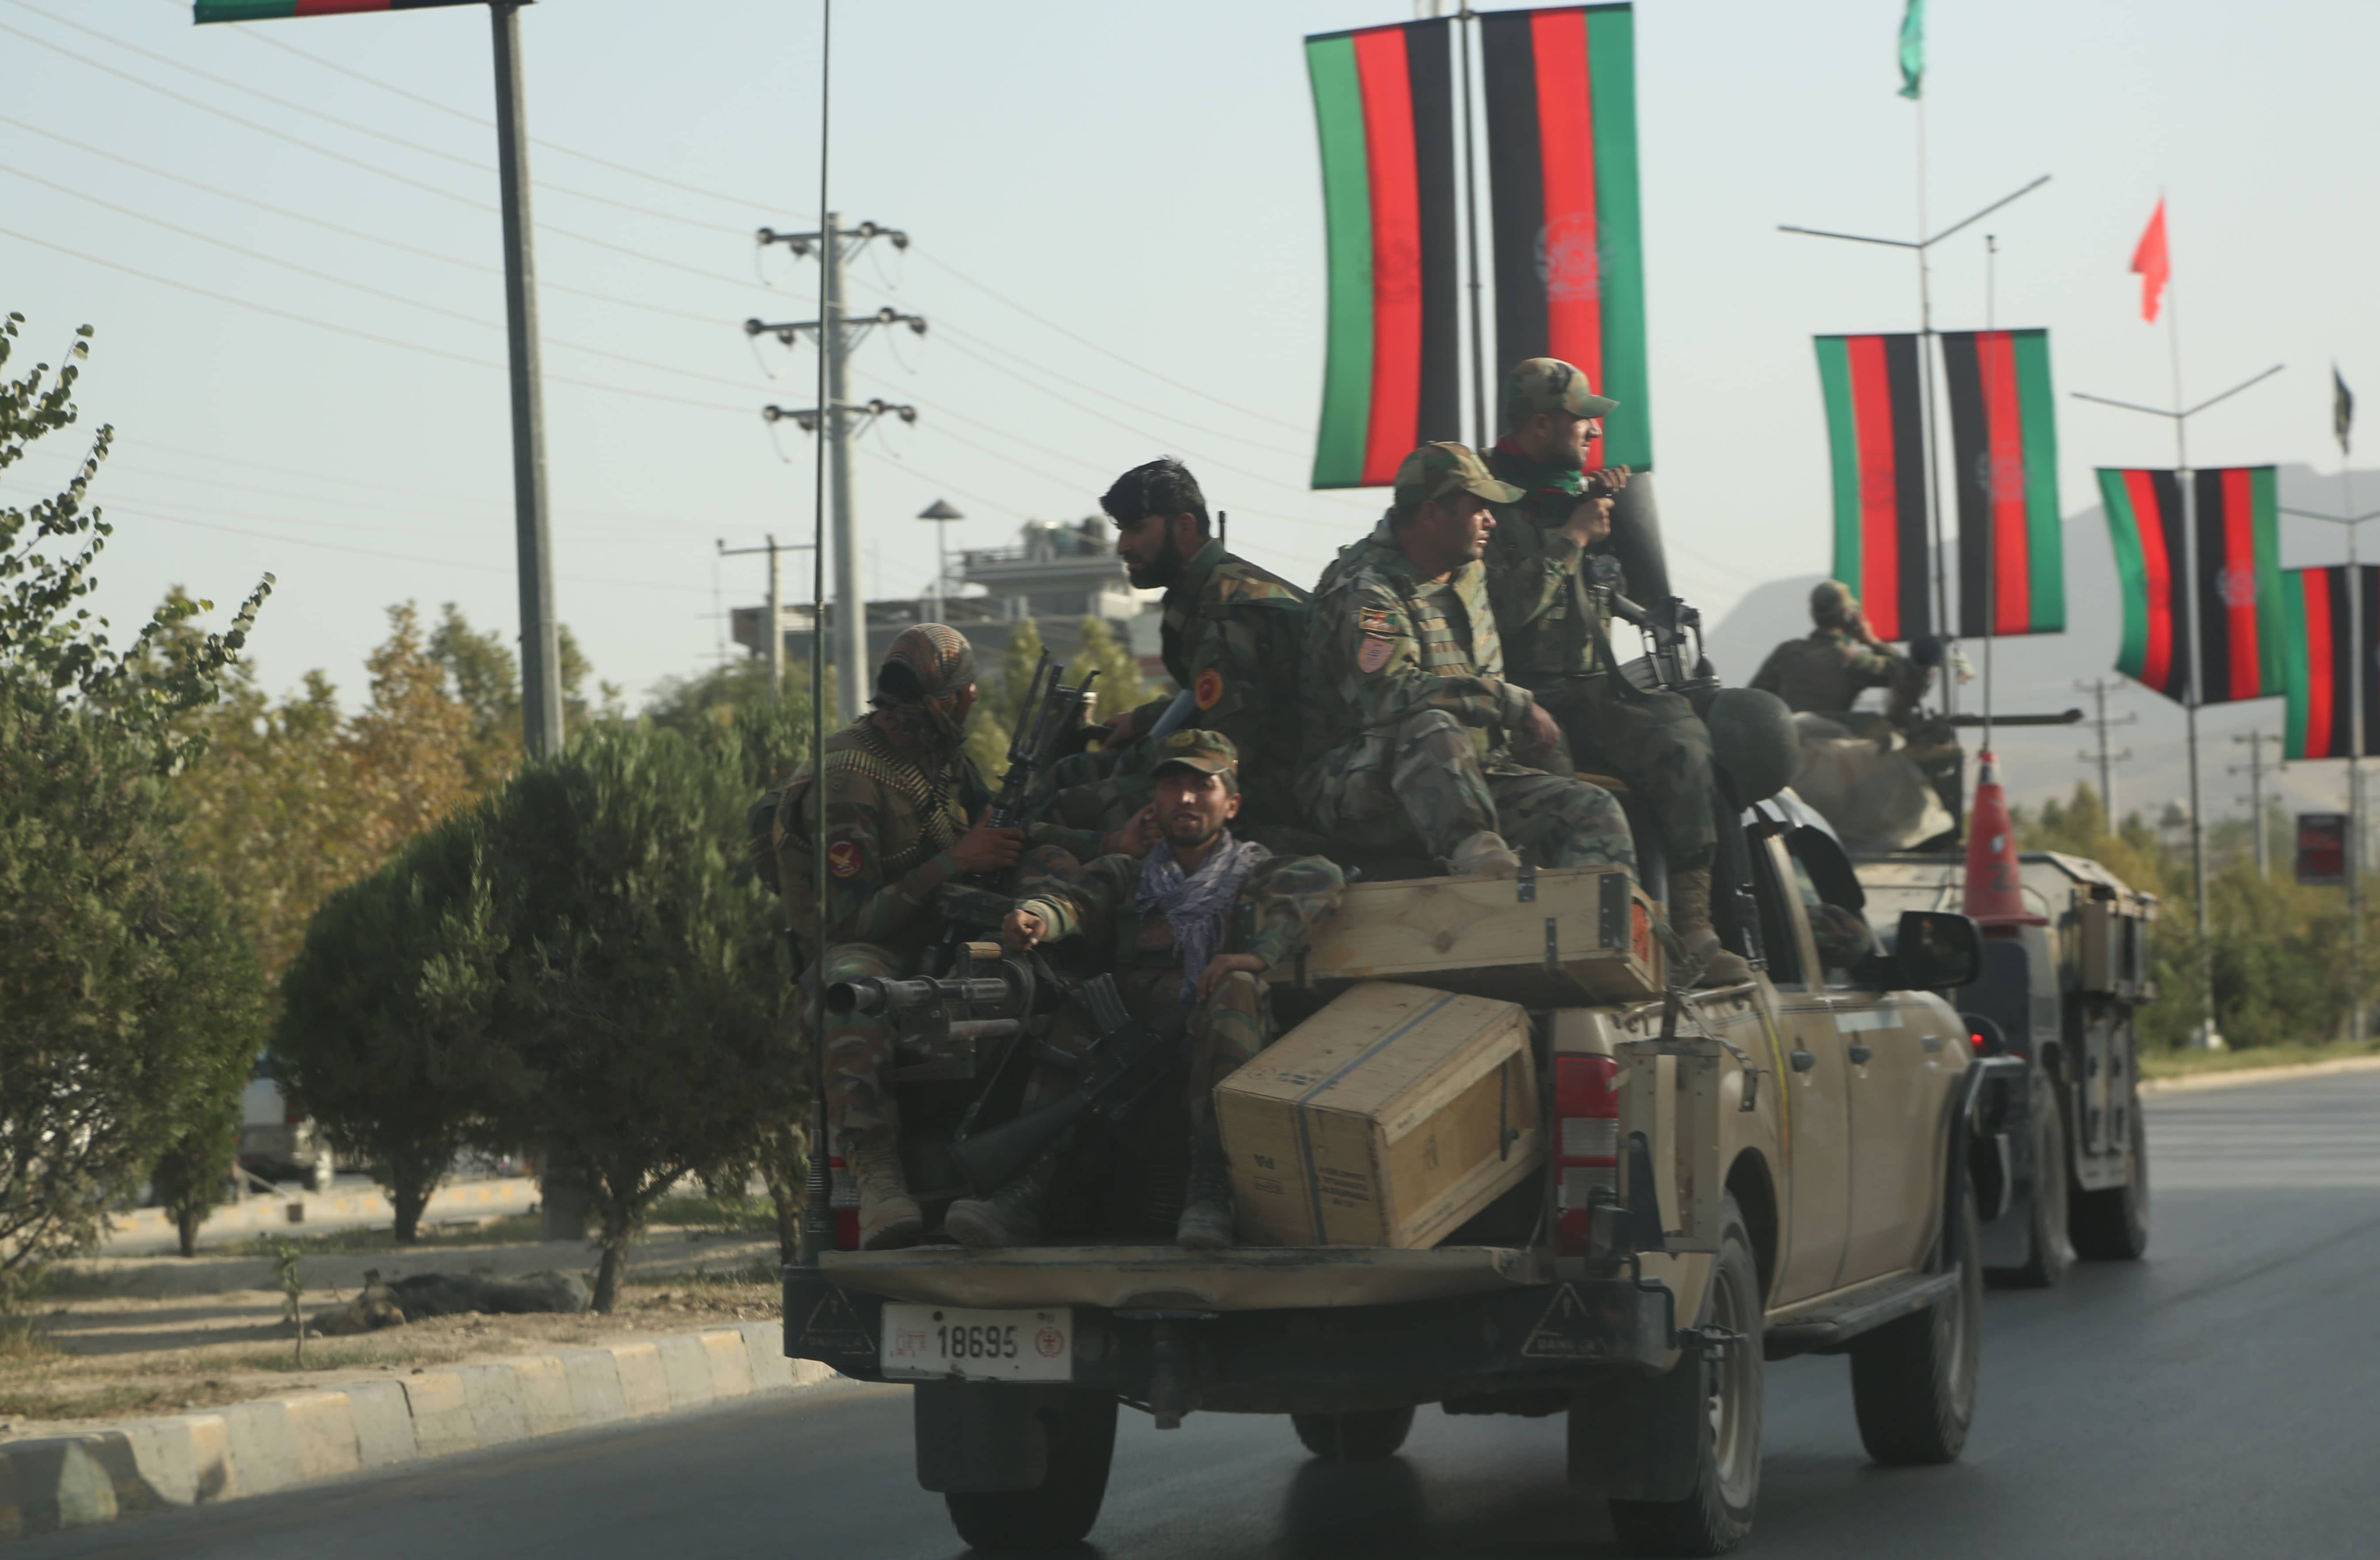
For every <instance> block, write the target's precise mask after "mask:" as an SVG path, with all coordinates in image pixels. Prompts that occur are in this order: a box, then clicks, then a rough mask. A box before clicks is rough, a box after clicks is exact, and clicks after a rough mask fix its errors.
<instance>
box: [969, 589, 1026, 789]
mask: <svg viewBox="0 0 2380 1560" xmlns="http://www.w3.org/2000/svg"><path fill="white" fill-rule="evenodd" d="M1040 659H1041V626H1040V625H1039V624H1038V623H1036V622H1035V621H1034V620H1033V619H1032V618H1030V617H1028V618H1026V619H1025V620H1024V621H1023V622H1021V623H1018V624H1017V625H1015V627H1014V628H1012V629H1011V630H1010V632H1009V636H1008V645H1007V648H1006V649H1004V650H1003V651H1002V652H1001V654H1000V659H999V660H998V661H996V662H993V663H991V664H988V665H987V664H984V663H983V662H982V660H981V659H978V661H977V665H976V686H977V700H976V706H975V713H974V714H972V715H971V716H969V717H968V719H967V725H966V735H965V745H966V751H967V756H968V757H969V758H972V759H973V760H975V762H976V767H977V769H980V770H982V771H983V774H984V778H985V779H987V780H989V781H990V782H991V783H992V784H993V785H994V786H997V785H999V784H1000V777H1001V775H1002V774H1004V773H1006V771H1007V769H1008V742H1009V737H1010V735H1011V734H1012V733H1013V732H1014V731H1015V729H1016V715H1017V711H1018V708H1019V707H1020V706H1022V705H1023V704H1024V702H1025V689H1026V684H1027V683H1029V682H1031V681H1032V680H1033V668H1034V666H1035V665H1036V664H1038V662H1039V661H1040Z"/></svg>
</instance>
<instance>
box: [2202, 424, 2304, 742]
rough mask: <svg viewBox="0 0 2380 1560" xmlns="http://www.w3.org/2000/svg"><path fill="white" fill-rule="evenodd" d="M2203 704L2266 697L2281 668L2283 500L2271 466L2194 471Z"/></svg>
mask: <svg viewBox="0 0 2380 1560" xmlns="http://www.w3.org/2000/svg"><path fill="white" fill-rule="evenodd" d="M2192 497H2193V498H2194V499H2195V500H2196V501H2197V504H2196V508H2197V514H2196V517H2195V518H2196V521H2197V526H2198V670H2199V675H2200V676H2201V677H2202V678H2204V683H2205V687H2204V691H2203V692H2202V693H2201V694H2200V696H2199V702H2200V703H2202V704H2228V703H2232V702H2235V701H2239V700H2242V699H2270V698H2273V697H2274V696H2276V695H2277V694H2278V693H2280V691H2281V689H2282V686H2283V674H2282V666H2281V661H2282V657H2281V637H2282V634H2283V632H2284V628H2283V626H2282V622H2281V558H2280V554H2281V542H2280V530H2281V520H2280V498H2279V495H2278V491H2277V487H2276V484H2275V481H2274V473H2273V468H2272V467H2270V466H2232V467H2226V468H2221V469H2215V470H2206V471H2197V472H2193V473H2192Z"/></svg>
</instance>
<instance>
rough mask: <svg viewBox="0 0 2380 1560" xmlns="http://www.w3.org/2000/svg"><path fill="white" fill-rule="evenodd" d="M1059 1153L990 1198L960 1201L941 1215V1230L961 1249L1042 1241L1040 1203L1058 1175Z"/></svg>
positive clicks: (1051, 1151) (1046, 1154)
mask: <svg viewBox="0 0 2380 1560" xmlns="http://www.w3.org/2000/svg"><path fill="white" fill-rule="evenodd" d="M1057 1168H1058V1151H1057V1150H1056V1149H1055V1148H1047V1149H1043V1150H1042V1151H1041V1153H1040V1157H1038V1158H1037V1159H1036V1160H1034V1162H1033V1163H1032V1164H1028V1165H1026V1167H1025V1168H1024V1169H1023V1170H1021V1171H1019V1172H1018V1173H1017V1175H1016V1176H1015V1177H1014V1179H1012V1180H1011V1181H1010V1182H1009V1183H1008V1184H1007V1185H1006V1186H1004V1187H1002V1188H1000V1189H999V1190H998V1191H996V1192H993V1193H992V1194H991V1195H990V1197H962V1198H960V1199H959V1200H957V1201H956V1202H953V1203H952V1204H951V1207H950V1212H948V1213H944V1214H943V1215H942V1230H943V1232H944V1233H945V1234H947V1235H948V1236H949V1237H951V1238H952V1239H953V1240H955V1241H957V1242H958V1243H959V1244H960V1245H962V1246H975V1247H998V1246H1030V1245H1032V1244H1033V1243H1034V1242H1035V1241H1037V1240H1038V1239H1040V1238H1041V1203H1042V1200H1044V1199H1045V1198H1047V1197H1048V1196H1049V1194H1050V1179H1051V1178H1052V1176H1055V1175H1056V1173H1057Z"/></svg>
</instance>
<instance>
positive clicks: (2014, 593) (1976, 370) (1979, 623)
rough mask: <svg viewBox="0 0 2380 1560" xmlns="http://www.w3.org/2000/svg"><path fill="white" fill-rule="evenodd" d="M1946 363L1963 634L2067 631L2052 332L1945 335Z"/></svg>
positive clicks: (1972, 636) (1975, 636) (1970, 636)
mask: <svg viewBox="0 0 2380 1560" xmlns="http://www.w3.org/2000/svg"><path fill="white" fill-rule="evenodd" d="M1942 367H1943V371H1944V374H1945V378H1946V381H1947V386H1948V389H1949V398H1950V448H1951V453H1952V459H1953V460H1954V461H1955V462H1956V464H1955V465H1954V467H1953V468H1952V469H1953V471H1954V472H1955V474H1956V477H1957V483H1956V485H1957V489H1958V495H1959V635H1960V637H1961V639H1981V638H1983V637H1985V636H1986V635H1994V634H2057V633H2063V632H2064V631H2065V628H2066V555H2065V530H2064V528H2063V526H2062V525H2061V524H2060V523H2059V520H2058V425H2057V422H2056V421H2055V420H2054V419H2053V417H2052V415H2051V401H2050V392H2049V333H2048V332H2047V331H1949V332H1945V333H1944V334H1943V336H1942Z"/></svg>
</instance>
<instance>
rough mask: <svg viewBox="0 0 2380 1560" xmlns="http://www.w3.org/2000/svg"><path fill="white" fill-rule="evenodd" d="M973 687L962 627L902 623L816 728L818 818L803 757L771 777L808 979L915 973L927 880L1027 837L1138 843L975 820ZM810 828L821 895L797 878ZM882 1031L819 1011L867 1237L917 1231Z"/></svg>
mask: <svg viewBox="0 0 2380 1560" xmlns="http://www.w3.org/2000/svg"><path fill="white" fill-rule="evenodd" d="M975 700H976V680H975V650H974V647H973V646H971V645H969V644H968V643H967V641H966V636H965V635H964V634H961V633H960V632H959V631H958V630H957V629H955V628H951V627H950V626H948V625H947V624H942V623H921V624H918V625H917V626H916V627H915V628H905V629H903V630H902V631H901V634H900V637H899V638H897V639H895V640H893V641H892V649H891V651H890V652H887V653H886V655H885V657H884V664H883V665H882V667H881V668H880V669H879V671H878V673H877V676H876V694H875V697H874V699H873V700H872V701H871V702H872V703H873V704H874V706H875V708H874V709H873V710H872V711H871V712H870V713H868V714H866V715H863V716H861V717H860V718H859V719H858V720H856V721H854V722H852V723H851V725H847V726H844V728H843V729H842V730H841V731H838V732H836V733H835V734H834V735H832V737H828V738H827V740H826V750H825V758H826V786H825V796H824V798H823V800H824V804H825V820H824V824H823V827H822V828H821V825H820V817H819V811H820V797H819V796H818V795H817V792H818V790H819V787H818V786H817V784H816V780H815V771H814V770H813V768H812V767H811V766H810V765H808V764H805V765H803V766H802V769H801V771H800V773H799V774H796V775H795V777H794V779H793V781H792V782H791V783H790V784H789V785H787V786H785V788H784V791H783V795H782V797H781V798H780V800H779V802H778V805H777V819H776V826H775V830H774V834H775V838H776V845H777V868H778V883H779V888H780V891H781V892H782V893H783V896H784V901H785V912H786V917H787V921H788V924H789V925H791V927H792V928H793V930H794V933H795V937H796V938H797V939H798V940H799V942H800V944H801V947H802V949H803V951H804V953H805V954H806V955H807V956H808V957H809V958H810V959H811V965H810V970H809V974H808V976H807V980H810V981H825V982H827V983H829V984H832V983H833V982H834V981H856V980H862V979H867V978H870V977H876V978H884V977H894V978H898V977H906V976H911V975H915V974H917V973H918V970H919V966H920V964H921V961H922V959H923V956H924V954H925V952H926V949H927V947H928V946H929V945H930V944H931V943H933V941H934V940H935V939H936V937H938V936H939V935H940V933H941V930H942V919H941V916H940V914H938V913H937V911H936V908H935V900H936V895H937V892H938V891H939V890H940V889H941V886H942V885H943V884H946V883H950V882H953V881H954V880H956V879H959V878H962V877H965V876H967V875H969V874H971V873H975V872H984V871H999V870H1000V869H1002V868H1004V867H1008V866H1011V865H1013V864H1014V862H1015V860H1016V859H1017V857H1018V855H1019V854H1020V853H1021V852H1023V851H1024V850H1025V848H1026V847H1027V846H1044V845H1051V846H1057V847H1062V848H1063V849H1066V850H1068V851H1072V852H1074V853H1075V854H1076V855H1079V856H1085V857H1089V856H1098V855H1101V854H1104V853H1108V852H1123V853H1127V854H1140V853H1144V852H1146V851H1147V848H1148V841H1149V838H1150V837H1151V836H1150V835H1147V833H1145V832H1144V831H1142V830H1140V829H1137V828H1123V829H1118V830H1115V831H1113V832H1112V833H1111V834H1109V835H1105V836H1102V835H1099V834H1098V833H1096V832H1092V831H1085V830H1070V829H1062V828H1059V827H1056V826H1054V825H1051V824H1046V823H1037V824H1034V825H1032V826H1031V827H1030V828H1026V829H995V828H991V827H990V826H989V824H988V823H987V822H986V821H985V819H984V817H983V811H984V809H985V807H986V805H987V804H988V803H989V801H990V788H989V787H988V786H985V784H984V782H983V777H982V776H981V775H980V774H977V772H976V768H975V765H974V764H973V763H972V762H969V761H968V759H967V757H966V754H965V751H964V750H962V749H961V748H960V746H959V740H960V728H961V727H962V726H964V725H965V723H966V718H967V712H968V711H969V710H970V709H972V708H973V707H974V704H975ZM971 819H972V820H974V822H973V823H972V824H970V823H969V820H971ZM821 842H822V843H823V848H824V849H825V852H826V884H827V887H826V903H825V904H824V906H823V907H820V905H819V904H818V901H817V898H816V896H815V893H814V892H813V886H812V885H813V884H814V882H815V879H814V875H813V874H814V873H815V871H816V864H817V860H818V858H817V856H816V854H815V852H816V851H817V850H818V849H819V848H820V844H821ZM804 1011H805V1012H806V1013H807V1011H808V1005H807V1004H805V1005H804ZM892 1038H893V1037H892V1021H891V1019H890V1018H889V1017H888V1016H887V1015H885V1014H882V1013H857V1012H854V1013H849V1014H845V1015H843V1016H841V1017H839V1018H834V1019H832V1020H831V1021H830V1022H829V1024H828V1026H827V1031H826V1038H825V1048H826V1054H825V1071H826V1096H827V1098H826V1103H827V1125H828V1130H829V1132H830V1134H831V1135H832V1140H833V1147H834V1152H836V1153H839V1154H841V1155H842V1156H843V1159H844V1164H845V1165H846V1167H848V1168H849V1170H850V1172H851V1175H852V1178H853V1180H854V1181H855V1182H856V1184H857V1187H858V1190H859V1230H860V1245H861V1246H862V1248H863V1249H868V1250H882V1249H887V1248H890V1247H895V1246H907V1245H911V1244H914V1243H915V1242H916V1241H917V1238H918V1237H920V1236H922V1235H923V1234H924V1233H925V1219H924V1215H923V1213H922V1212H921V1210H920V1209H919V1208H918V1206H917V1200H916V1199H914V1198H912V1197H911V1196H910V1195H909V1189H908V1181H907V1177H906V1176H905V1173H904V1171H903V1169H902V1166H901V1154H900V1140H899V1130H900V1113H899V1111H898V1109H897V1108H896V1106H895V1103H894V1101H893V1098H892V1091H891V1090H890V1089H888V1088H887V1087H886V1086H885V1084H884V1082H883V1075H884V1073H885V1071H886V1070H887V1069H888V1068H890V1067H891V1066H892Z"/></svg>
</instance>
